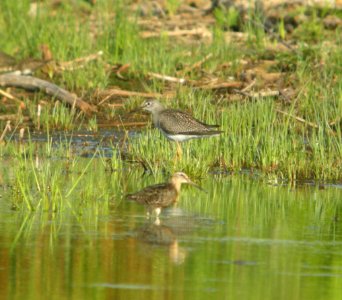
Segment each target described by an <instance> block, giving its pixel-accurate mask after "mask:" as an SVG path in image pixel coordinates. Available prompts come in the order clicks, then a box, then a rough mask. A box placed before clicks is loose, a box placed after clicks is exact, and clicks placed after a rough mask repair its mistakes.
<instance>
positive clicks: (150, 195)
mask: <svg viewBox="0 0 342 300" xmlns="http://www.w3.org/2000/svg"><path fill="white" fill-rule="evenodd" d="M126 198H127V199H128V200H134V201H136V202H137V203H140V204H143V205H146V206H150V207H167V206H170V205H171V204H173V203H174V202H175V201H176V198H177V192H176V191H175V189H173V188H171V187H170V184H156V185H152V186H148V187H146V188H144V189H142V190H141V191H139V192H136V193H134V194H128V195H127V196H126Z"/></svg>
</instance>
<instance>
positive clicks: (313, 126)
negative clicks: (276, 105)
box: [276, 109, 319, 129]
mask: <svg viewBox="0 0 342 300" xmlns="http://www.w3.org/2000/svg"><path fill="white" fill-rule="evenodd" d="M276 112H278V113H281V114H283V115H285V116H289V117H291V118H294V119H295V120H297V121H298V122H300V123H303V124H306V125H308V126H310V127H312V128H316V129H318V128H319V126H318V125H317V124H315V123H312V122H309V121H306V120H305V119H303V118H301V117H297V116H294V115H291V114H289V113H287V112H286V111H282V110H280V109H276Z"/></svg>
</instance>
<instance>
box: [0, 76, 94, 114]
mask: <svg viewBox="0 0 342 300" xmlns="http://www.w3.org/2000/svg"><path fill="white" fill-rule="evenodd" d="M0 86H1V87H16V88H22V89H25V90H29V91H41V92H43V93H45V94H47V95H50V96H52V97H55V98H56V99H59V100H61V101H63V102H65V103H67V104H69V105H71V106H73V105H75V106H76V107H77V108H79V109H80V110H82V111H83V112H85V113H91V112H94V111H96V108H95V107H93V106H92V105H90V104H88V103H87V102H85V101H83V100H81V99H80V98H78V97H77V96H76V95H75V94H71V93H70V92H68V91H66V90H64V89H62V88H60V87H59V86H57V85H55V84H53V83H51V82H48V81H45V80H42V79H39V78H36V77H30V76H22V75H9V74H2V75H0Z"/></svg>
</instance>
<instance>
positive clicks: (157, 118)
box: [152, 106, 164, 127]
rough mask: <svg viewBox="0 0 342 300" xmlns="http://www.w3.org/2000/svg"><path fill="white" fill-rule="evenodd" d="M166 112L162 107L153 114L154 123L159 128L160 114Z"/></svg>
mask: <svg viewBox="0 0 342 300" xmlns="http://www.w3.org/2000/svg"><path fill="white" fill-rule="evenodd" d="M163 110H164V108H163V107H162V106H161V107H157V108H156V109H155V110H154V111H153V112H152V121H153V124H154V126H156V127H158V120H159V115H160V113H161V112H162V111H163Z"/></svg>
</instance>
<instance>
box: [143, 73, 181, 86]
mask: <svg viewBox="0 0 342 300" xmlns="http://www.w3.org/2000/svg"><path fill="white" fill-rule="evenodd" d="M147 74H148V75H149V76H151V77H154V78H157V79H161V80H164V81H171V82H176V83H180V84H184V83H186V81H187V80H186V79H185V78H177V77H172V76H168V75H162V74H158V73H153V72H147Z"/></svg>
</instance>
